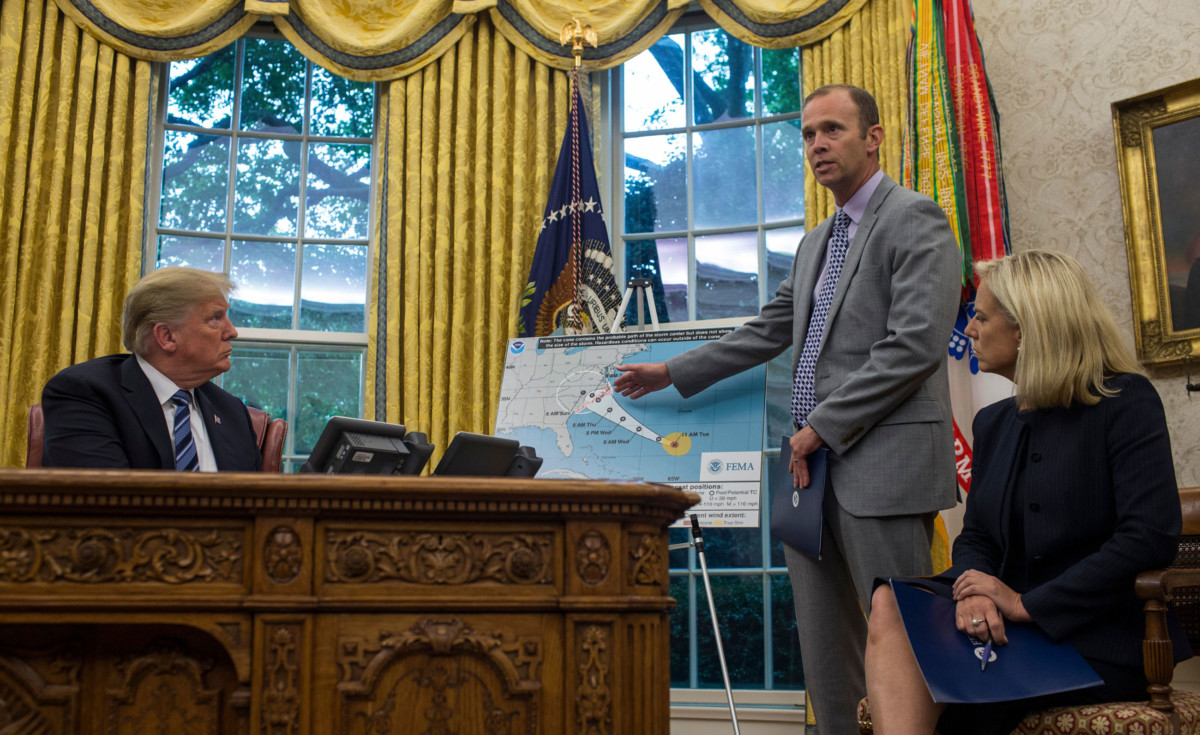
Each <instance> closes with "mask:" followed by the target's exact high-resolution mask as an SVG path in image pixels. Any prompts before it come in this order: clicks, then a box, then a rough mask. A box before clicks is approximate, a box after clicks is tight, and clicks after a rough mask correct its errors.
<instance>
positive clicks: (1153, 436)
mask: <svg viewBox="0 0 1200 735" xmlns="http://www.w3.org/2000/svg"><path fill="white" fill-rule="evenodd" d="M1107 385H1108V386H1109V387H1110V388H1115V389H1118V390H1119V391H1120V393H1119V394H1117V395H1116V396H1114V397H1111V398H1103V399H1101V401H1100V402H1099V403H1098V404H1096V405H1094V406H1083V405H1081V404H1075V405H1073V406H1071V407H1070V408H1053V409H1044V410H1035V411H1024V412H1018V411H1017V407H1016V403H1015V399H1012V398H1010V399H1007V400H1004V401H1000V402H999V403H994V404H992V405H990V406H987V407H986V408H984V409H982V410H981V411H980V412H979V414H978V415H977V416H976V417H975V422H974V432H975V457H974V467H973V470H972V479H971V493H970V496H969V497H968V498H967V510H966V515H965V517H964V519H963V530H962V533H961V534H960V535H959V536H958V538H957V540H956V541H955V542H954V554H953V560H954V566H953V567H952V568H951V569H950V570H949V571H948V572H947V574H946V575H945V576H946V577H949V578H953V577H957V576H958V575H959V574H961V573H962V572H964V571H966V570H968V569H978V570H980V571H982V572H986V573H987V574H991V575H993V576H997V577H999V576H1001V570H1002V569H1004V568H1005V566H1004V565H1005V563H1006V562H1008V563H1011V562H1010V561H1009V560H1007V559H1006V554H1007V552H1008V548H1009V544H1008V539H1009V518H1010V510H1011V509H1010V502H1009V500H1010V496H1011V485H1012V482H1013V479H1014V476H1015V474H1016V472H1015V468H1016V467H1017V466H1018V464H1019V459H1020V458H1019V457H1018V456H1017V453H1018V452H1019V451H1020V447H1021V436H1022V434H1027V435H1028V444H1027V445H1026V448H1025V452H1026V456H1025V458H1024V459H1025V475H1024V489H1025V498H1024V503H1025V507H1024V508H1023V509H1022V511H1021V515H1022V516H1023V518H1024V524H1025V559H1024V563H1025V568H1026V570H1027V575H1028V588H1027V589H1024V590H1020V589H1018V590H1017V592H1021V593H1022V601H1023V602H1024V604H1025V609H1026V610H1027V611H1028V612H1029V614H1030V616H1031V617H1032V618H1033V621H1034V623H1036V624H1037V625H1038V627H1040V628H1041V629H1042V630H1044V631H1045V632H1046V633H1047V634H1048V635H1049V636H1050V637H1051V638H1053V639H1055V640H1065V641H1068V642H1070V643H1071V644H1072V645H1073V646H1074V647H1075V649H1076V650H1078V651H1079V652H1080V653H1081V654H1082V655H1083V656H1085V657H1086V658H1092V659H1097V660H1100V661H1108V662H1111V663H1117V664H1123V665H1127V666H1140V665H1141V663H1142V638H1143V636H1144V634H1145V618H1144V616H1143V613H1142V604H1141V601H1140V600H1139V599H1138V598H1137V596H1136V595H1135V594H1134V591H1133V581H1134V578H1135V577H1136V576H1137V574H1138V573H1139V572H1142V571H1146V570H1150V569H1159V568H1162V567H1165V566H1167V565H1168V564H1170V563H1171V561H1172V560H1173V559H1174V557H1175V553H1176V549H1177V546H1178V540H1179V532H1180V528H1181V525H1182V520H1181V515H1180V508H1179V490H1178V488H1177V487H1176V484H1175V470H1174V464H1173V462H1172V459H1171V441H1170V437H1169V436H1168V434H1167V424H1166V417H1165V415H1164V413H1163V408H1162V402H1161V401H1160V400H1159V397H1158V393H1156V392H1155V390H1154V387H1153V386H1152V385H1151V384H1150V381H1148V380H1146V379H1145V378H1144V377H1142V376H1140V375H1119V376H1116V377H1114V378H1112V379H1110V380H1109V381H1108V383H1107ZM1013 561H1016V562H1018V563H1019V562H1020V560H1013ZM1169 622H1170V626H1171V639H1172V641H1174V643H1175V660H1176V661H1179V660H1181V659H1183V658H1186V657H1188V656H1190V655H1191V651H1190V650H1189V646H1188V643H1187V638H1186V637H1185V636H1184V635H1183V631H1182V629H1181V628H1180V627H1179V624H1178V621H1177V620H1176V619H1175V618H1174V616H1173V615H1172V616H1171V617H1170V620H1169Z"/></svg>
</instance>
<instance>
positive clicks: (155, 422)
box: [42, 268, 262, 472]
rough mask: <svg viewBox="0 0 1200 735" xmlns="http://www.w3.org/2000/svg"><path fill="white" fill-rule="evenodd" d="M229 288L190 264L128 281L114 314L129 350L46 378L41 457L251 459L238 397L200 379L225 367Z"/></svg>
mask: <svg viewBox="0 0 1200 735" xmlns="http://www.w3.org/2000/svg"><path fill="white" fill-rule="evenodd" d="M232 290H233V285H232V284H231V283H230V282H229V279H228V278H227V277H226V276H224V275H221V274H218V273H211V272H208V271H202V270H195V269H192V268H162V269H160V270H157V271H154V272H153V273H150V274H149V275H147V276H146V277H144V278H143V279H142V280H141V281H139V282H138V283H137V284H136V285H134V287H133V288H132V289H130V291H129V295H128V296H126V298H125V310H124V314H123V315H122V317H121V326H122V328H123V330H124V338H123V339H124V343H125V347H126V348H128V349H129V350H130V351H131V352H132V353H133V354H120V355H108V356H107V357H99V358H96V359H95V360H89V361H87V362H83V363H80V364H78V365H72V366H71V367H69V368H66V369H65V370H63V371H62V372H60V373H58V374H57V375H55V376H54V377H53V378H51V379H50V381H49V382H47V383H46V387H45V389H44V390H43V391H42V410H43V412H44V414H45V419H46V434H45V443H44V445H43V453H42V465H43V466H44V467H100V468H103V467H116V468H120V467H128V468H133V469H162V470H170V469H179V470H201V471H208V472H215V471H218V470H224V471H255V470H259V469H261V468H262V455H261V454H260V452H259V449H258V446H257V442H256V441H255V436H254V428H253V426H252V425H251V423H250V414H249V413H248V412H247V411H246V407H245V405H243V404H242V402H241V401H239V400H238V399H237V398H235V397H233V396H232V395H230V394H229V393H227V392H225V391H224V390H221V389H220V388H218V387H217V386H215V385H213V384H212V383H211V382H209V381H210V380H211V379H212V378H214V377H216V376H217V375H220V374H221V373H223V372H225V371H226V370H228V369H229V367H230V363H229V355H230V353H231V352H232V351H233V348H232V345H231V344H230V342H231V340H233V339H235V338H236V337H237V335H238V333H237V330H236V329H234V327H233V324H232V323H231V322H230V321H229V316H228V314H227V312H228V309H229V302H228V301H227V297H228V296H229V293H230V291H232Z"/></svg>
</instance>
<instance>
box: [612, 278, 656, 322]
mask: <svg viewBox="0 0 1200 735" xmlns="http://www.w3.org/2000/svg"><path fill="white" fill-rule="evenodd" d="M652 286H653V283H651V281H650V279H649V278H634V279H632V280H630V281H629V285H627V286H626V287H625V295H624V296H622V297H621V307H620V308H619V309H617V318H616V319H614V320H613V325H612V330H610V331H609V334H616V333H617V332H619V331H621V323H622V322H623V320H624V318H625V311H626V310H627V309H628V308H629V299H630V298H631V297H632V296H633V293H634V291H636V292H637V315H638V329H639V330H642V331H645V329H646V317H645V312H644V311H643V307H644V306H645V305H646V304H645V302H646V299H649V300H650V322H651V323H652V324H653V325H654V331H655V332H657V331H658V329H659V327H658V308H657V307H656V306H655V305H654V289H653V288H652ZM626 331H628V330H626Z"/></svg>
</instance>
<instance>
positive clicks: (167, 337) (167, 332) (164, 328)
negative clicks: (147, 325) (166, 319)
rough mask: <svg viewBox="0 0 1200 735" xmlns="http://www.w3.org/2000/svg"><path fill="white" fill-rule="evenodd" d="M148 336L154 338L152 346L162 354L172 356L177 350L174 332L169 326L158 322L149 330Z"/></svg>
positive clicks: (177, 345) (177, 344)
mask: <svg viewBox="0 0 1200 735" xmlns="http://www.w3.org/2000/svg"><path fill="white" fill-rule="evenodd" d="M150 334H152V335H153V336H154V344H155V345H157V346H158V349H160V350H162V351H163V352H166V353H167V354H172V353H174V352H175V350H177V349H179V343H178V342H176V341H175V332H174V330H172V329H171V327H170V326H168V325H166V324H163V323H162V322H158V323H156V324H155V325H154V327H153V328H152V329H151V330H150Z"/></svg>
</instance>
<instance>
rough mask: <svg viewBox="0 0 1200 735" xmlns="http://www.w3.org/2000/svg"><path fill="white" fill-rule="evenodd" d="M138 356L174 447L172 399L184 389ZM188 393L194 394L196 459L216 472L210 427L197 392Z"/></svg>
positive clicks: (193, 411)
mask: <svg viewBox="0 0 1200 735" xmlns="http://www.w3.org/2000/svg"><path fill="white" fill-rule="evenodd" d="M136 357H137V361H138V365H139V366H141V368H142V372H143V373H145V374H146V378H147V379H148V380H149V381H150V386H151V387H152V388H154V395H155V396H156V397H157V398H158V402H159V403H160V404H161V405H162V410H163V418H164V419H165V420H166V422H167V434H169V435H170V437H171V446H172V447H174V446H175V402H174V401H172V400H171V397H172V396H174V395H175V391H178V390H182V389H181V388H180V387H179V386H177V385H175V382H174V381H173V380H171V379H170V378H168V377H167V376H165V375H163V374H162V373H160V372H159V371H158V370H157V369H156V368H155V367H154V366H153V365H151V364H150V363H148V362H146V361H145V360H143V359H142V356H141V355H136ZM188 393H190V394H191V396H192V405H191V408H190V410H189V412H188V413H189V415H190V417H191V421H192V440H193V441H195V442H196V459H197V460H198V461H199V463H200V471H201V472H216V471H217V458H216V456H215V455H214V454H213V450H212V443H211V442H209V440H208V429H206V428H205V427H204V417H202V416H201V415H200V406H199V405H197V403H196V393H195V391H191V390H189V391H188Z"/></svg>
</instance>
